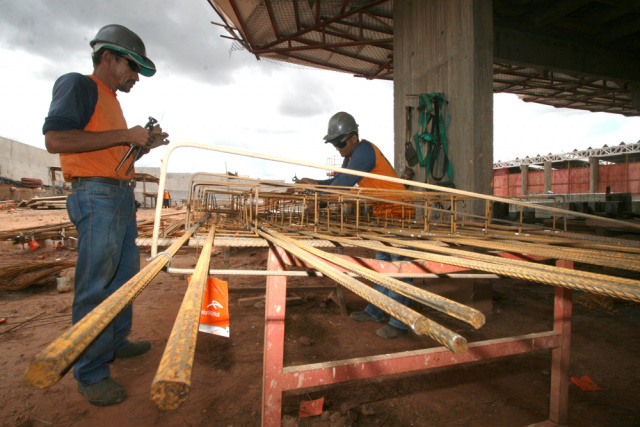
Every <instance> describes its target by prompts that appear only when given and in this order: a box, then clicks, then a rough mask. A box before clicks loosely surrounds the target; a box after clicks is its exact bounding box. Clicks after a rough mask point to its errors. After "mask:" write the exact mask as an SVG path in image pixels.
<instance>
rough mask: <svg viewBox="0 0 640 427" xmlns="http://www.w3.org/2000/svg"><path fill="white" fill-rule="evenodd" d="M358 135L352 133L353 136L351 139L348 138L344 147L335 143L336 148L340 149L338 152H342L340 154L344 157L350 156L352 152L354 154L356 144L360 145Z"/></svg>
mask: <svg viewBox="0 0 640 427" xmlns="http://www.w3.org/2000/svg"><path fill="white" fill-rule="evenodd" d="M358 142H359V141H358V136H357V135H356V134H353V135H351V137H349V139H347V140H346V141H345V143H346V144H345V146H344V147H342V148H339V147H337V146H336V145H334V147H335V149H336V150H338V153H340V155H341V156H342V157H349V156H350V155H351V154H353V150H354V149H355V148H356V145H358Z"/></svg>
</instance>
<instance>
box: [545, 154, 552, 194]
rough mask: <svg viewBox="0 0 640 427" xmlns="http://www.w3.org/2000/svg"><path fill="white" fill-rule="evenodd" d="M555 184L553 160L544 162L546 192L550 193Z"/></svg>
mask: <svg viewBox="0 0 640 427" xmlns="http://www.w3.org/2000/svg"><path fill="white" fill-rule="evenodd" d="M552 184H553V169H552V167H551V162H544V192H545V193H547V194H549V192H550V191H552V190H551V189H552V188H553V187H552Z"/></svg>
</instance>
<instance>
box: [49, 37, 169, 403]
mask: <svg viewBox="0 0 640 427" xmlns="http://www.w3.org/2000/svg"><path fill="white" fill-rule="evenodd" d="M89 44H90V46H91V48H92V49H93V53H92V60H93V74H91V75H82V74H79V73H69V74H65V75H63V76H61V77H60V78H59V79H58V80H57V81H56V82H55V85H54V87H53V98H52V101H51V106H50V109H49V113H48V116H47V118H46V119H45V122H44V126H43V128H42V132H43V134H44V136H45V144H46V147H47V151H49V152H50V153H59V154H60V164H61V166H62V173H63V176H64V178H65V181H67V182H71V187H72V193H71V195H69V197H68V198H67V210H68V212H69V218H70V219H71V221H72V222H73V224H74V225H75V226H76V229H77V232H78V262H77V265H76V273H75V284H74V291H75V295H74V300H73V307H72V320H73V323H74V324H75V323H77V322H78V321H80V320H81V319H82V318H83V317H84V316H85V315H86V314H88V313H89V312H91V310H93V309H94V308H95V307H96V306H98V305H99V304H100V303H102V302H103V301H104V300H105V299H106V298H107V297H109V296H110V295H111V294H113V293H114V292H115V291H116V290H117V289H119V288H120V287H121V286H122V285H123V284H124V283H126V282H127V281H128V280H129V279H130V278H132V277H133V276H134V275H135V274H136V273H137V272H138V271H139V270H140V252H139V250H138V247H137V246H136V242H135V239H136V237H137V235H138V229H137V227H136V204H135V194H134V187H135V180H134V179H133V178H134V174H135V171H134V170H133V169H132V170H131V171H130V172H129V173H127V172H126V170H127V169H128V168H127V167H124V168H120V169H119V171H116V168H117V166H118V164H119V163H120V161H121V160H122V158H123V157H124V156H125V155H126V153H127V152H128V149H129V146H135V147H140V148H141V149H142V150H143V153H146V152H148V151H149V150H151V149H153V148H156V147H158V146H160V145H164V144H166V143H168V141H167V140H166V137H167V136H168V135H167V134H166V133H163V132H162V131H161V129H156V130H159V132H156V133H153V132H151V131H150V130H149V129H146V128H144V127H142V126H134V127H132V128H127V122H126V121H125V119H124V116H123V114H122V110H121V108H120V103H119V102H118V100H117V98H116V91H118V90H119V91H121V92H125V93H126V92H129V91H130V90H131V88H132V87H133V86H134V85H135V84H136V82H138V80H139V75H140V74H142V75H143V76H147V77H150V76H153V75H154V74H155V72H156V68H155V65H154V63H153V62H152V61H151V60H150V59H149V58H147V54H146V49H145V46H144V43H143V42H142V40H141V39H140V37H138V35H136V34H135V33H134V32H133V31H131V30H129V29H128V28H126V27H123V26H121V25H107V26H105V27H103V28H101V29H100V30H99V31H98V33H97V34H96V36H95V38H94V39H93V40H92V41H91V42H90V43H89ZM130 161H132V159H131V160H130ZM127 166H128V164H127ZM131 319H132V310H131V307H130V306H129V307H128V308H127V309H125V310H124V311H123V312H122V313H121V314H120V315H119V316H118V317H117V318H116V319H115V320H114V322H113V323H112V324H111V325H109V326H108V327H107V328H106V330H105V331H104V333H103V334H102V335H100V337H98V339H97V340H96V341H95V342H94V343H93V344H92V345H91V346H90V347H89V349H88V350H87V351H86V352H85V353H84V354H83V355H82V356H81V357H80V358H79V359H78V361H77V362H76V364H75V366H74V369H73V375H74V377H75V378H76V380H77V381H78V391H79V392H80V393H81V394H82V395H84V396H85V397H86V398H87V399H88V401H89V403H91V404H93V405H97V406H109V405H113V404H116V403H118V402H121V401H123V400H124V399H125V398H126V392H125V390H124V388H123V387H122V386H121V385H120V384H119V383H117V382H116V381H114V380H113V379H112V378H111V376H110V371H109V365H108V363H110V362H111V361H113V360H114V359H120V358H125V357H135V356H140V355H142V354H144V353H146V352H148V351H149V349H150V348H151V344H150V342H149V341H129V340H128V339H127V338H126V336H127V334H128V333H129V331H130V329H131Z"/></svg>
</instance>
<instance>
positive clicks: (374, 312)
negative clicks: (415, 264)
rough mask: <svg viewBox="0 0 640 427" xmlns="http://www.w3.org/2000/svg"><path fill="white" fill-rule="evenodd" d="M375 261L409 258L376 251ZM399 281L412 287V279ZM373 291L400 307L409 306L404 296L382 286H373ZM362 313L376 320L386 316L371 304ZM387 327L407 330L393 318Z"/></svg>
mask: <svg viewBox="0 0 640 427" xmlns="http://www.w3.org/2000/svg"><path fill="white" fill-rule="evenodd" d="M376 259H377V260H379V261H388V262H395V261H408V260H411V258H408V257H406V256H403V255H397V254H390V253H388V252H381V251H376ZM400 281H402V282H405V283H407V284H409V285H411V286H413V279H400ZM373 289H375V290H376V291H378V292H380V293H383V294H384V295H386V296H388V297H389V298H391V299H392V300H394V301H397V302H399V303H400V304H402V305H406V306H407V307H409V306H410V305H411V298H407V297H405V296H404V295H400V294H399V293H397V292H395V291H392V290H391V289H388V288H385V287H384V286H381V285H374V286H373ZM364 311H365V312H367V313H369V314H370V315H371V316H373V317H375V318H376V319H383V318H384V317H385V316H386V313H385V312H384V311H383V310H381V309H379V308H378V307H376V306H375V305H373V304H369V305H367V308H365V309H364ZM389 325H390V326H393V327H394V328H398V329H402V330H405V329H408V326H407V325H405V324H404V323H402V322H400V321H399V320H398V319H396V318H395V317H392V318H391V320H390V321H389Z"/></svg>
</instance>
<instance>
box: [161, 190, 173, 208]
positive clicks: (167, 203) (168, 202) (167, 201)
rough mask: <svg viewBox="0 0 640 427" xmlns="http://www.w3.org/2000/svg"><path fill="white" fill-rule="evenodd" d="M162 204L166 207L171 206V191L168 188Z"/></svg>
mask: <svg viewBox="0 0 640 427" xmlns="http://www.w3.org/2000/svg"><path fill="white" fill-rule="evenodd" d="M162 206H163V207H165V208H169V207H171V196H169V192H168V191H167V190H164V202H163V205H162Z"/></svg>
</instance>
